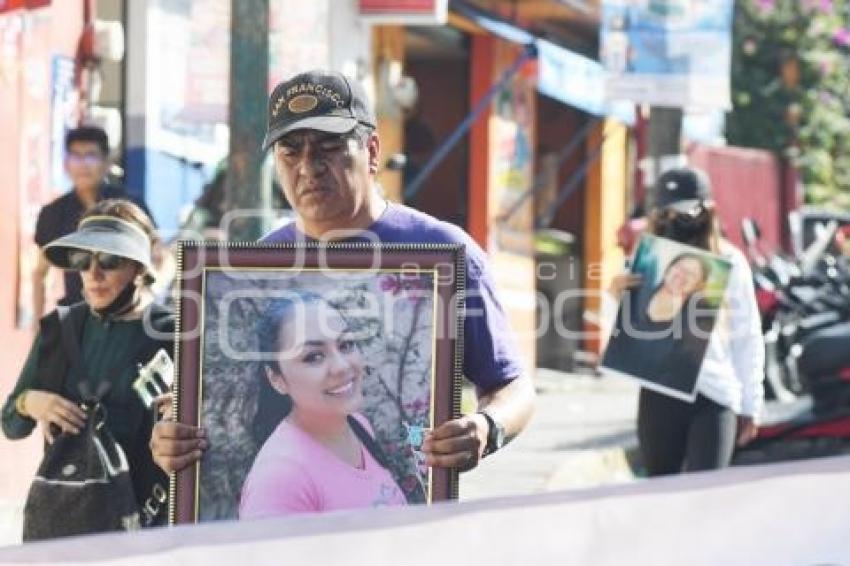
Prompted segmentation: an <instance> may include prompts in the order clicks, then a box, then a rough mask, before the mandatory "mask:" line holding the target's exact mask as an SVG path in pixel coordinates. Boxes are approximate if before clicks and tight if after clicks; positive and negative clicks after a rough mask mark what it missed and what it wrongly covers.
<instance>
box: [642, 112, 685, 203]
mask: <svg viewBox="0 0 850 566" xmlns="http://www.w3.org/2000/svg"><path fill="white" fill-rule="evenodd" d="M646 141H647V144H646V158H645V162H644V167H643V179H644V183H645V184H646V186H649V187H651V186H652V185H654V184H655V180H656V179H658V177H659V175H660V174H661V173H662V172H663V171H665V170H666V169H669V167H670V165H671V163H670V160H673V159H674V158H675V157H676V156H679V155H681V153H682V109H681V108H667V107H662V106H653V107H651V108H650V110H649V124H648V127H647V140H646ZM643 204H644V206H645V207H647V208H646V209H647V210H648V208H649V207H650V206H652V203H651V202H644V203H643Z"/></svg>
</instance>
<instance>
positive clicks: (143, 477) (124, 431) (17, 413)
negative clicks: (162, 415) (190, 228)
mask: <svg viewBox="0 0 850 566" xmlns="http://www.w3.org/2000/svg"><path fill="white" fill-rule="evenodd" d="M154 239H155V232H154V228H153V224H152V223H151V221H150V219H149V218H148V217H147V215H146V214H145V213H144V212H143V211H142V210H141V209H140V208H139V207H138V206H136V205H135V204H133V203H132V202H130V201H126V200H103V201H100V202H98V203H97V204H95V205H94V206H93V207H92V208H90V209H89V210H88V211H87V212H86V213H85V214H84V215H83V218H82V220H81V221H80V224H79V227H78V229H77V231H75V232H73V233H71V234H69V235H67V236H64V237H62V238H59V239H58V240H54V241H53V242H50V243H49V244H47V246H45V257H46V258H47V260H48V261H50V262H51V264H52V265H54V266H55V267H58V268H60V269H65V270H73V271H76V272H78V273H79V274H80V275H81V276H82V283H83V291H82V292H83V296H84V297H85V302H82V303H78V304H76V305H73V306H72V307H70V308H69V310H68V311H67V314H66V315H65V317H66V319H67V320H68V324H70V325H72V327H73V328H74V329H75V330H76V336H77V337H79V343H80V344H79V346H80V347H79V354H80V356H79V357H80V364H81V365H82V368H79V369H78V370H75V371H72V370H71V367H70V366H71V362H70V359H69V354H68V352H66V351H65V348H64V342H63V339H62V333H63V332H67V330H66V329H64V328H62V325H64V324H65V323H64V322H60V318H59V313H58V311H57V310H54V311H52V312H51V313H50V314H48V315H47V316H45V317H44V318H43V319H42V320H41V328H40V331H39V333H38V334H37V335H36V337H35V340H34V342H33V345H32V348H31V349H30V353H29V356H28V357H27V360H26V363H25V364H24V367H23V370H21V374H20V376H19V377H18V381H17V383H16V385H15V388H14V389H13V391H12V393H11V394H10V395H9V398H8V399H7V400H6V403H5V405H4V406H3V413H2V425H3V433H4V434H5V435H6V437H7V438H9V439H12V440H15V439H20V438H25V437H27V436H29V435H30V434H31V433H32V431H33V429H34V428H35V425H36V424H39V425H40V426H41V431H42V433H43V435H44V438H45V440H46V441H47V443H52V442H53V439H54V438H55V435H56V434H58V433H60V432H61V433H68V434H79V433H80V430H81V427H82V426H83V424H84V419H85V415H84V413H83V411H82V409H80V406H79V402H80V401H82V400H83V398H84V397H88V396H90V395H91V394H95V395H98V394H103V395H104V396H103V397H102V399H101V402H102V404H103V405H104V407H105V408H106V411H107V415H108V416H107V421H106V422H107V426H108V427H109V429H110V432H112V434H113V436H114V437H115V439H116V440H117V441H118V443H119V444H120V445H121V447H122V448H123V450H124V452H125V453H126V455H127V459H128V463H129V466H130V476H131V478H132V480H133V487H134V490H135V493H136V497H137V499H138V500H139V505H140V506H142V505H143V504H144V503H145V501H146V499H147V497H148V496H150V495H151V493H152V490H153V486H154V484H155V483H159V484H160V485H161V486H166V485H167V483H166V477H165V475H164V474H163V473H162V471H161V470H159V468H158V467H157V466H156V465H154V463H153V460H152V458H151V453H150V449H149V447H148V441H149V439H150V433H151V428H152V426H153V417H152V414H151V413H150V411H147V410H146V408H145V407H144V405H143V404H142V401H141V400H140V399H139V398H138V397H137V395H136V394H135V393H134V391H133V388H132V384H133V381H134V380H135V378H136V376H137V374H138V367H137V364H139V363H142V364H144V363H147V362H148V361H149V360H150V359H151V358H152V357H153V355H154V354H155V353H156V352H157V351H158V350H159V349H160V348H165V349H166V350H167V351H169V353H170V352H171V350H172V349H173V332H174V318H173V316H172V314H171V313H170V312H169V311H167V310H165V309H164V308H162V307H159V306H158V305H156V304H154V303H152V301H151V297H150V293H149V292H148V291H147V288H148V286H149V285H150V283H151V282H152V276H151V272H152V263H151V250H152V248H153V242H154ZM146 325H148V326H149V327H150V328H152V329H153V330H155V331H156V332H157V333H158V336H150V335H148V333H147V332H146ZM92 382H94V383H92ZM98 392H101V393H98ZM103 392H105V393H103Z"/></svg>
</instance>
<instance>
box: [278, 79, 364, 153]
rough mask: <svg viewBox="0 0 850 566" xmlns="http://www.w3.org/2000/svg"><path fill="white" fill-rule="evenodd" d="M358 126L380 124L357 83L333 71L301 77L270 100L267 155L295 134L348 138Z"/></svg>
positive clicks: (292, 81) (282, 84)
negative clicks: (304, 132) (307, 132)
mask: <svg viewBox="0 0 850 566" xmlns="http://www.w3.org/2000/svg"><path fill="white" fill-rule="evenodd" d="M357 124H364V125H366V126H370V127H372V128H375V127H376V124H377V121H376V119H375V114H374V113H373V112H372V110H371V107H370V106H369V101H368V100H367V99H366V93H365V92H364V91H363V87H361V86H360V84H359V83H358V82H357V81H355V80H352V79H349V78H348V77H346V76H345V75H343V74H342V73H337V72H333V71H323V70H313V71H308V72H306V73H301V74H299V75H296V76H294V77H292V78H291V79H289V80H288V81H284V82H282V83H280V84H279V85H277V86H276V87H275V89H274V90H273V91H272V93H271V95H270V96H269V115H268V129H267V130H266V138H265V140H263V151H265V150H267V149H268V148H269V147H271V146H272V144H274V142H276V141H277V140H279V139H280V138H281V137H283V136H285V135H286V134H288V133H289V132H291V131H293V130H320V131H323V132H329V133H333V134H344V133H347V132H350V131H351V130H352V129H354V127H355V126H356V125H357Z"/></svg>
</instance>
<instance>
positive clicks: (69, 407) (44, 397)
mask: <svg viewBox="0 0 850 566" xmlns="http://www.w3.org/2000/svg"><path fill="white" fill-rule="evenodd" d="M23 394H24V395H26V397H25V398H24V402H23V405H24V409H25V411H26V414H27V416H28V417H30V418H31V419H34V420H36V421H38V423H39V424H40V425H41V429H42V433H43V434H44V438H45V439H46V440H47V442H48V444H53V440H54V436H53V433H52V432H51V430H50V425H55V426H57V427H59V428H60V429H61V430H62V432H69V433H71V434H80V431H81V430H82V428H83V427H84V426H85V424H86V413H85V412H84V411H83V410H82V409H81V408H80V407H79V406H77V405H76V404H74V403H72V402H71V401H68V400H67V399H65V398H64V397H62V396H61V395H57V394H56V393H50V392H49V391H39V390H37V389H29V390H27V391H26V392H25V393H23Z"/></svg>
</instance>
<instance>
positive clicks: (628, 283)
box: [608, 271, 643, 299]
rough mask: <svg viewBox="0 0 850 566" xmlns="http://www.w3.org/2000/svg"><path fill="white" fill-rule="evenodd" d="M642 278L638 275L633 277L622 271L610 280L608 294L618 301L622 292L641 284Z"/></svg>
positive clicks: (631, 274) (632, 274)
mask: <svg viewBox="0 0 850 566" xmlns="http://www.w3.org/2000/svg"><path fill="white" fill-rule="evenodd" d="M641 281H643V278H642V277H641V276H640V275H635V274H634V273H631V272H629V271H624V272H623V273H620V274H619V275H617V276H615V277H614V279H612V280H611V285H610V286H609V287H608V292H609V293H611V295H613V296H614V298H616V299H619V298H620V295H622V294H623V291H625V290H626V289H631V288H632V287H637V286H638V285H640V284H641Z"/></svg>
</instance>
